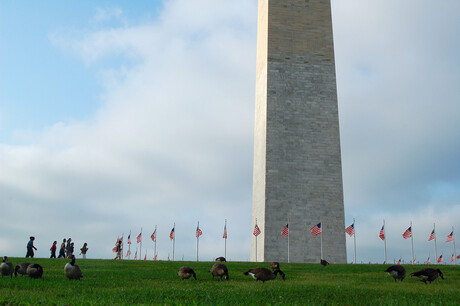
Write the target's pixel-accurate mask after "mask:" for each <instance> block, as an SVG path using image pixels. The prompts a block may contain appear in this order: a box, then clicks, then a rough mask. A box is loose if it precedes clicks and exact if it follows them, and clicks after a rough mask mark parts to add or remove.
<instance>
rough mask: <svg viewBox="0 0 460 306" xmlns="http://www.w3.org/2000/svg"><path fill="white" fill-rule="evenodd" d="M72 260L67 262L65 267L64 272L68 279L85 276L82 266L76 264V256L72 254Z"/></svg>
mask: <svg viewBox="0 0 460 306" xmlns="http://www.w3.org/2000/svg"><path fill="white" fill-rule="evenodd" d="M71 259H72V261H71V262H68V263H66V265H65V267H64V274H65V276H66V277H67V278H68V279H78V280H80V278H82V277H83V275H82V273H81V270H80V267H79V266H78V265H76V264H75V256H74V255H72V256H71Z"/></svg>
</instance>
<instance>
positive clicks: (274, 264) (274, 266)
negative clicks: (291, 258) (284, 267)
mask: <svg viewBox="0 0 460 306" xmlns="http://www.w3.org/2000/svg"><path fill="white" fill-rule="evenodd" d="M270 268H271V269H272V270H273V271H275V270H279V269H280V263H279V262H276V261H274V262H272V263H271V264H270Z"/></svg>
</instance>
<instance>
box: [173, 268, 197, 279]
mask: <svg viewBox="0 0 460 306" xmlns="http://www.w3.org/2000/svg"><path fill="white" fill-rule="evenodd" d="M177 275H179V276H180V278H182V280H184V279H189V278H190V277H191V276H193V277H194V278H195V279H196V274H195V271H193V269H192V268H190V267H180V269H179V272H177Z"/></svg>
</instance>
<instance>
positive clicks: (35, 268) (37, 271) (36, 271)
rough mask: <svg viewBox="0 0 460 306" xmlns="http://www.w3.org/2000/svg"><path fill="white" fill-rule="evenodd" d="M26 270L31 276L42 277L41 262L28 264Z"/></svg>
mask: <svg viewBox="0 0 460 306" xmlns="http://www.w3.org/2000/svg"><path fill="white" fill-rule="evenodd" d="M26 271H27V275H29V277H30V278H41V277H42V276H43V268H42V266H40V265H39V264H32V265H29V266H27V270H26Z"/></svg>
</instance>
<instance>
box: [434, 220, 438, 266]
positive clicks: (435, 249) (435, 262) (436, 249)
mask: <svg viewBox="0 0 460 306" xmlns="http://www.w3.org/2000/svg"><path fill="white" fill-rule="evenodd" d="M433 229H434V254H435V256H436V260H435V261H434V264H435V265H436V264H437V262H438V248H437V247H436V223H433Z"/></svg>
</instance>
